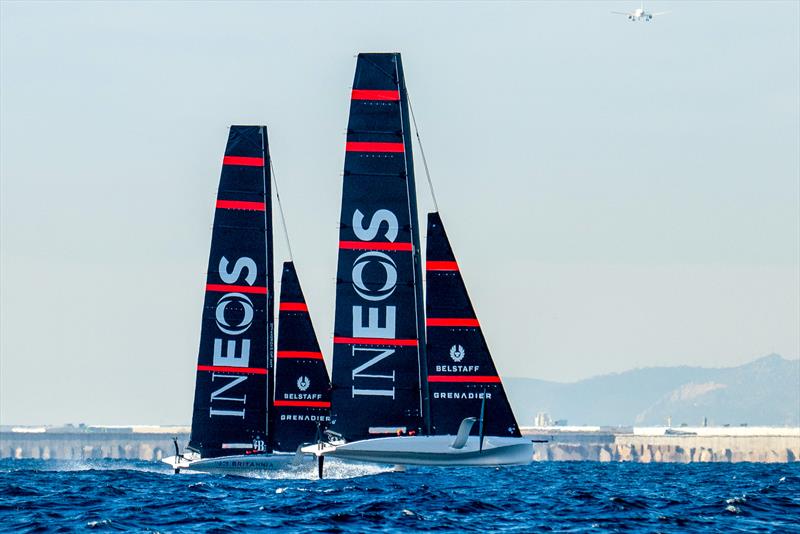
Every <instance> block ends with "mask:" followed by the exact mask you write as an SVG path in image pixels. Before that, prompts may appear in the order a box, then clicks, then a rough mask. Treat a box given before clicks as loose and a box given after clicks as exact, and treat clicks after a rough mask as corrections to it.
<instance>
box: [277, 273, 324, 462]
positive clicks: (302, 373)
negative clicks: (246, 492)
mask: <svg viewBox="0 0 800 534" xmlns="http://www.w3.org/2000/svg"><path fill="white" fill-rule="evenodd" d="M276 356H277V359H276V361H275V364H276V366H275V401H274V412H275V415H274V421H275V423H274V426H273V427H272V432H271V433H270V439H271V441H272V443H273V448H274V449H275V450H277V451H284V452H295V450H296V449H297V447H298V445H300V444H302V443H310V442H312V441H313V439H314V436H315V435H316V432H317V425H318V424H319V425H321V426H323V427H325V426H327V424H328V421H330V406H331V399H330V389H331V381H330V379H329V378H328V371H327V370H326V369H325V361H324V360H323V359H322V351H321V350H320V348H319V343H318V342H317V336H316V334H315V333H314V325H313V324H312V323H311V317H310V315H309V312H308V306H307V304H306V299H305V297H304V296H303V290H302V288H301V287H300V281H299V279H298V277H297V271H296V270H295V268H294V263H292V262H290V261H287V262H285V263H284V264H283V274H282V275H281V298H280V302H279V304H278V350H277V353H276Z"/></svg>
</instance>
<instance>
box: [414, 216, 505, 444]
mask: <svg viewBox="0 0 800 534" xmlns="http://www.w3.org/2000/svg"><path fill="white" fill-rule="evenodd" d="M425 264H426V265H425V269H426V271H427V278H426V285H427V299H428V300H427V303H426V312H427V320H426V325H427V330H428V332H427V340H428V353H427V355H428V368H429V369H430V370H431V374H430V375H429V376H428V382H429V384H430V391H431V395H432V397H433V398H432V400H431V412H430V417H431V426H432V432H433V434H435V435H440V434H455V433H456V432H457V430H458V428H459V425H460V424H461V421H463V420H464V418H466V417H476V416H477V415H479V414H480V418H481V424H480V426H479V428H477V429H476V428H473V430H474V431H475V430H476V431H478V432H479V434H480V435H481V436H483V435H487V436H511V437H519V436H520V432H519V426H518V425H517V421H516V419H515V418H514V412H512V411H511V405H510V404H509V402H508V397H507V396H506V392H505V390H504V389H503V382H502V380H501V379H500V376H499V375H498V373H497V368H496V367H495V365H494V362H493V361H492V355H491V353H490V352H489V347H488V346H487V345H486V339H485V338H484V337H483V332H482V331H481V327H480V323H479V322H478V318H477V317H476V315H475V310H474V308H473V307H472V302H471V301H470V298H469V293H467V288H466V285H465V284H464V280H463V279H462V277H461V271H460V269H459V266H458V263H457V262H456V257H455V255H454V254H453V249H452V247H451V246H450V241H449V240H448V239H447V233H446V232H445V230H444V225H443V224H442V219H441V218H440V217H439V214H438V213H429V214H428V242H427V257H426V260H425ZM487 410H488V412H491V417H484V412H485V411H487ZM481 443H482V441H481Z"/></svg>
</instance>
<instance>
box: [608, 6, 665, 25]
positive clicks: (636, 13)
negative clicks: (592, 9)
mask: <svg viewBox="0 0 800 534" xmlns="http://www.w3.org/2000/svg"><path fill="white" fill-rule="evenodd" d="M612 13H613V14H615V15H625V16H626V17H628V20H630V21H632V22H638V21H640V20H644V21H645V22H650V21H651V20H652V19H653V17H657V16H659V15H666V14H667V13H669V11H661V12H660V13H648V12H647V11H645V10H644V2H642V4H641V7H638V8H636V9H634V10H633V11H631V12H630V13H625V12H622V11H612Z"/></svg>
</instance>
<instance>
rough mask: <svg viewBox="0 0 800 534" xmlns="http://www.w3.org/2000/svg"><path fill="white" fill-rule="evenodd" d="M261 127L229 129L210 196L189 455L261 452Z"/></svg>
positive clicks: (265, 382)
mask: <svg viewBox="0 0 800 534" xmlns="http://www.w3.org/2000/svg"><path fill="white" fill-rule="evenodd" d="M268 161H269V149H268V146H267V134H266V128H265V127H263V126H231V128H230V132H229V134H228V143H227V146H226V148H225V156H224V157H223V160H222V173H221V176H220V182H219V190H218V192H217V201H216V210H215V214H214V228H213V231H212V237H211V250H210V254H209V263H208V275H207V278H206V286H205V299H204V305H203V314H202V326H201V334H200V349H199V353H198V358H197V377H196V383H195V398H194V410H193V415H192V435H191V438H190V441H189V448H190V449H191V450H194V451H197V452H199V453H200V454H201V456H203V457H214V456H225V455H232V454H242V453H245V452H250V453H252V452H266V451H267V450H268V440H267V432H268V425H267V418H268V400H267V399H268V392H269V391H270V380H269V378H270V377H269V373H270V370H271V366H272V331H273V326H274V319H273V315H272V307H273V304H272V299H273V291H272V286H273V280H272V270H271V261H272V243H271V242H272V226H271V220H272V210H271V206H270V202H269V201H268V200H269V199H270V195H269V192H270V182H269V176H268V172H269V170H268Z"/></svg>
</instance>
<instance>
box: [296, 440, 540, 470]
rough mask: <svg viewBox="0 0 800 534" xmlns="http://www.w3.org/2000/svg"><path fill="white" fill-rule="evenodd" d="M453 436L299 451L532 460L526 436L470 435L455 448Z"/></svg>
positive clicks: (396, 458)
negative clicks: (462, 443)
mask: <svg viewBox="0 0 800 534" xmlns="http://www.w3.org/2000/svg"><path fill="white" fill-rule="evenodd" d="M454 439H455V436H398V437H390V438H375V439H365V440H360V441H353V442H351V443H345V444H342V445H330V444H325V445H324V446H318V445H310V446H308V447H304V448H303V449H302V451H303V452H306V453H313V454H316V455H321V456H331V457H335V458H341V459H343V460H352V461H358V462H370V463H383V464H396V465H435V466H453V467H455V466H491V465H526V464H529V463H530V462H531V461H532V460H533V443H531V441H530V440H529V439H526V438H509V437H500V436H486V437H485V438H484V440H483V449H482V450H481V449H480V443H479V438H478V437H477V436H470V438H469V439H468V440H467V443H466V444H465V445H464V446H463V447H462V448H459V449H455V448H453V447H452V446H451V445H452V444H453V441H454Z"/></svg>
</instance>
